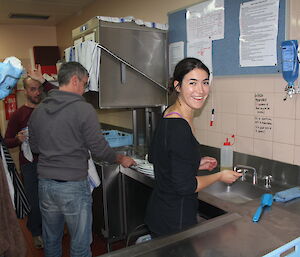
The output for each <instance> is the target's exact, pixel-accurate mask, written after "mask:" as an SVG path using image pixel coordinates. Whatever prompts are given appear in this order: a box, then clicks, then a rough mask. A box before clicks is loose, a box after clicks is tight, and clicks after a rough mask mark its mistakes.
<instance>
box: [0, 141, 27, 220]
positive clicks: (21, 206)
mask: <svg viewBox="0 0 300 257" xmlns="http://www.w3.org/2000/svg"><path fill="white" fill-rule="evenodd" d="M0 142H1V147H2V149H3V154H4V156H3V155H2V154H1V157H2V159H4V158H5V162H6V165H7V169H8V172H9V174H10V177H11V179H12V182H13V186H14V205H15V209H16V214H17V217H18V218H19V219H23V218H24V217H25V216H26V215H28V213H29V212H30V205H29V202H28V199H27V197H26V195H25V191H24V186H23V184H22V182H21V180H20V178H19V176H18V174H17V173H18V172H17V170H16V166H15V164H14V161H13V159H12V158H11V156H10V153H9V151H8V149H7V147H6V145H5V144H4V142H3V138H2V136H0Z"/></svg>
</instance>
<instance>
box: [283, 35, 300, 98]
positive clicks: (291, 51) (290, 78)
mask: <svg viewBox="0 0 300 257" xmlns="http://www.w3.org/2000/svg"><path fill="white" fill-rule="evenodd" d="M281 56H282V76H283V78H284V79H285V81H286V82H287V83H288V84H287V86H286V88H285V91H286V97H285V98H284V100H286V99H287V97H288V96H289V97H290V98H291V97H292V96H293V95H294V94H298V93H300V91H299V87H297V88H296V89H295V85H294V82H295V80H296V79H297V78H298V73H299V60H298V41H297V40H287V41H283V42H282V43H281Z"/></svg>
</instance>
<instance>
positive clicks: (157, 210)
mask: <svg viewBox="0 0 300 257" xmlns="http://www.w3.org/2000/svg"><path fill="white" fill-rule="evenodd" d="M170 84H171V85H170V86H171V89H172V90H175V92H176V94H177V99H176V102H175V103H174V104H173V105H171V106H170V107H169V108H167V109H166V111H165V112H164V115H163V118H162V119H161V121H160V123H159V125H158V126H157V128H156V131H155V135H154V138H153V141H152V144H151V148H150V151H149V161H150V162H152V163H153V165H154V173H155V187H154V190H153V192H152V195H151V197H150V200H149V202H148V207H147V213H146V224H147V225H148V227H149V229H150V231H151V233H152V235H153V236H162V235H168V234H172V233H176V232H179V231H182V230H184V229H187V228H189V227H190V226H192V225H195V224H196V223H197V210H198V201H197V193H198V192H199V191H200V190H201V189H203V188H205V187H207V186H209V185H211V184H212V183H214V182H216V181H223V182H225V183H233V182H234V181H235V180H236V179H238V178H239V177H240V174H239V173H237V172H235V171H232V170H223V171H221V172H217V173H214V174H211V175H207V176H197V170H213V169H214V168H215V167H216V166H217V161H216V159H214V158H212V157H202V158H201V153H200V145H199V143H198V141H197V139H196V138H195V136H194V134H195V130H194V125H193V117H194V112H195V110H199V109H201V108H202V107H203V105H204V103H205V100H206V98H207V97H208V94H209V90H210V86H209V69H208V68H207V67H206V66H205V65H204V64H203V63H202V62H201V61H200V60H198V59H196V58H185V59H183V60H181V61H180V62H179V63H178V64H177V65H176V67H175V70H174V76H173V78H172V80H171V83H170Z"/></svg>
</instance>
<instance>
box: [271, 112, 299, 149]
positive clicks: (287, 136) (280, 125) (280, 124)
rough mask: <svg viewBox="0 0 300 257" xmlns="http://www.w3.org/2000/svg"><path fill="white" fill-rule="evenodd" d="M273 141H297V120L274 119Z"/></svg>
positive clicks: (287, 142)
mask: <svg viewBox="0 0 300 257" xmlns="http://www.w3.org/2000/svg"><path fill="white" fill-rule="evenodd" d="M273 129H274V134H273V141H274V142H279V143H285V144H294V143H295V120H291V119H280V118H274V119H273Z"/></svg>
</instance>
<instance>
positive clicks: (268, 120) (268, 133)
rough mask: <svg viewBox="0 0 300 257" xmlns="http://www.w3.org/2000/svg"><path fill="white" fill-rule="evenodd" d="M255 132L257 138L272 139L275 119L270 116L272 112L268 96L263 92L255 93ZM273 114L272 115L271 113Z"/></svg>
mask: <svg viewBox="0 0 300 257" xmlns="http://www.w3.org/2000/svg"><path fill="white" fill-rule="evenodd" d="M254 97H255V113H256V116H255V117H254V133H255V137H256V138H263V139H269V140H272V133H273V132H272V130H273V120H272V117H268V115H270V114H271V113H272V110H271V105H270V102H269V100H268V97H267V96H266V95H264V94H263V93H255V96H254ZM270 116H271V115H270Z"/></svg>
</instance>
